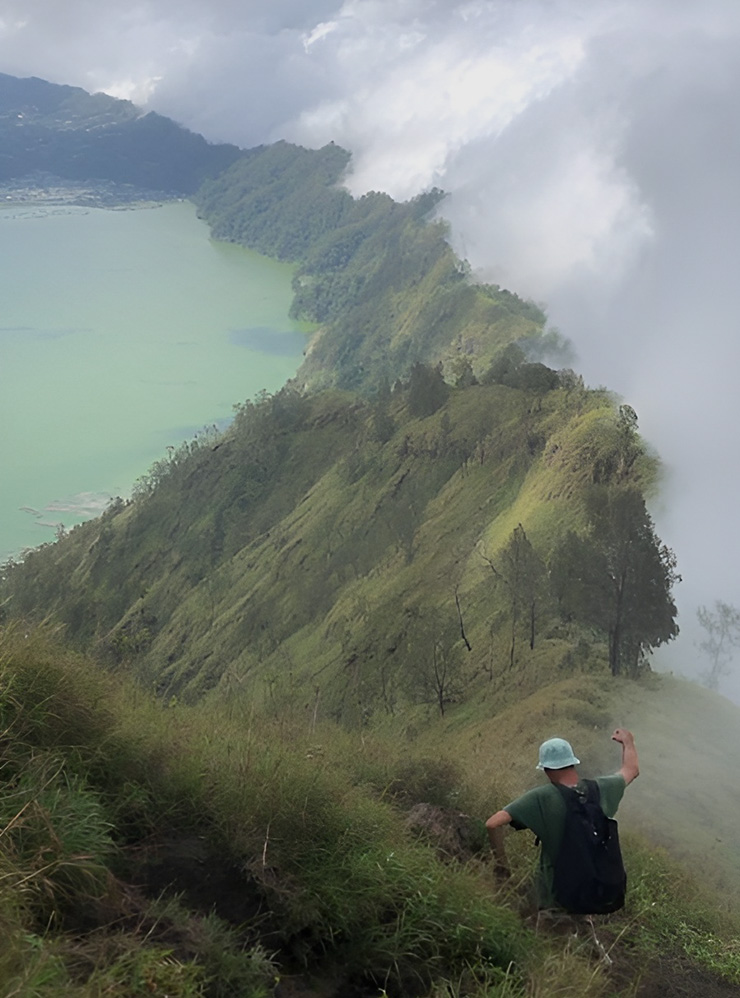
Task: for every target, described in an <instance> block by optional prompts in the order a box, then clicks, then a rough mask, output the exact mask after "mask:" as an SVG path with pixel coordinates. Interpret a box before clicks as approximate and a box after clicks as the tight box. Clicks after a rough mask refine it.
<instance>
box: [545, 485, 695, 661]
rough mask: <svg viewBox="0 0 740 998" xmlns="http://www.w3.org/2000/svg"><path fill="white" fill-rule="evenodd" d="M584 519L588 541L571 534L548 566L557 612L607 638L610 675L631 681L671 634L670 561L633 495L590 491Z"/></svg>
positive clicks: (621, 489)
mask: <svg viewBox="0 0 740 998" xmlns="http://www.w3.org/2000/svg"><path fill="white" fill-rule="evenodd" d="M586 516H587V520H588V524H589V530H588V533H587V534H585V535H582V536H581V535H577V534H575V533H572V532H571V533H570V534H569V535H568V536H567V537H566V538H565V540H564V542H563V544H562V545H561V546H560V548H559V549H558V551H557V552H556V554H555V556H554V558H553V565H552V573H551V574H552V578H553V583H554V588H555V592H556V595H557V598H558V600H559V602H560V607H561V612H562V614H563V616H564V617H565V618H566V619H572V620H576V621H578V622H580V623H583V624H585V625H586V626H589V627H593V628H595V629H597V630H600V631H602V632H603V633H604V634H605V635H606V636H607V639H608V642H609V667H610V670H611V673H612V675H614V676H617V675H620V674H622V673H626V674H629V675H635V674H636V673H637V671H638V670H639V667H640V665H641V663H642V662H643V661H644V658H645V655H646V654H647V653H648V652H649V651H651V650H652V649H653V648H656V647H658V646H659V645H661V644H663V643H664V642H666V641H670V640H672V639H673V638H675V637H676V635H677V634H678V624H677V623H676V605H675V603H674V601H673V597H672V588H673V585H674V584H675V583H676V582H679V581H680V578H681V577H680V575H679V574H678V573H677V571H676V557H675V555H674V553H673V551H671V550H670V548H668V547H666V546H665V545H664V544H661V542H660V540H659V538H658V537H657V536H656V534H655V529H654V526H653V521H652V518H651V517H650V514H649V513H648V511H647V509H646V506H645V500H644V499H643V497H642V494H641V493H640V492H639V491H638V490H637V489H635V488H633V487H625V486H594V487H592V489H591V490H590V491H589V492H588V493H587V497H586Z"/></svg>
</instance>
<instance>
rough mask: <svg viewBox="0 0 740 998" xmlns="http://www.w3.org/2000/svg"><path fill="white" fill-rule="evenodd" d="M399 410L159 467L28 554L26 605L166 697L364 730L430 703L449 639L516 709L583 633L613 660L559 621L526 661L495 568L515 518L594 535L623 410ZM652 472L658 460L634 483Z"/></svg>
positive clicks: (288, 410)
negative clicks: (439, 650)
mask: <svg viewBox="0 0 740 998" xmlns="http://www.w3.org/2000/svg"><path fill="white" fill-rule="evenodd" d="M387 405H388V409H387V412H389V413H390V415H391V417H392V420H393V423H394V425H395V432H394V433H393V434H392V435H391V436H390V438H389V439H388V440H387V441H385V442H384V443H381V442H379V441H378V440H377V439H374V438H373V427H374V425H375V424H374V419H375V416H376V414H377V407H376V406H373V405H372V404H370V403H363V402H360V401H358V400H357V399H356V398H355V397H354V396H351V395H346V394H343V393H337V392H325V393H321V394H318V395H314V396H309V397H304V398H301V397H298V396H290V395H289V396H287V398H281V397H278V398H277V399H275V400H271V401H270V400H268V401H267V402H265V403H264V404H263V405H262V406H257V407H251V409H250V410H249V411H247V412H245V413H243V414H242V415H241V416H240V417H239V419H238V420H237V422H236V425H235V427H234V428H233V429H232V430H231V431H229V432H228V433H227V435H226V436H225V437H224V438H223V439H221V440H220V441H217V442H215V443H213V444H211V443H210V442H207V443H206V445H205V446H203V447H200V448H196V450H195V451H194V452H193V453H190V454H186V455H184V456H183V457H182V460H180V457H178V456H176V458H175V459H174V460H173V462H171V463H170V464H168V465H165V466H164V468H163V469H160V471H161V474H160V475H159V485H158V487H157V488H156V489H154V490H153V491H152V492H151V493H150V494H146V495H144V496H142V497H141V498H140V499H139V500H137V501H136V502H134V504H133V505H130V506H127V507H124V508H122V509H118V510H115V509H113V510H111V512H110V513H109V514H106V516H105V517H103V518H102V519H101V520H99V521H94V522H91V523H88V524H85V525H83V526H81V527H79V528H76V529H75V530H74V531H73V532H72V533H71V534H70V535H69V536H68V537H66V538H65V539H64V540H63V541H61V542H60V543H58V544H55V545H48V546H46V547H45V548H43V549H41V550H40V551H37V552H34V553H32V554H30V555H29V556H28V557H27V558H26V559H25V561H24V563H23V564H22V565H20V566H17V567H16V568H14V569H13V571H12V572H11V573H10V579H9V584H8V587H7V588H6V592H9V593H12V598H11V601H10V603H9V604H8V609H9V610H11V611H12V612H13V613H15V615H24V614H26V615H34V614H38V611H39V608H42V609H41V612H42V613H44V614H45V613H49V612H55V613H56V615H57V617H58V618H59V619H61V620H62V621H64V623H65V624H66V626H67V631H68V635H69V636H70V637H71V638H73V639H74V640H76V641H77V642H78V644H79V645H80V646H86V647H90V646H91V645H93V646H96V647H98V648H99V649H100V650H101V651H102V652H103V653H105V654H107V655H108V657H109V659H110V658H112V659H113V660H114V661H125V662H127V663H128V664H130V665H132V666H133V667H135V668H136V669H137V670H138V672H139V674H140V675H143V676H144V677H145V678H146V680H147V681H148V682H153V683H155V684H156V687H157V689H158V690H159V691H160V692H161V693H162V694H164V695H165V696H167V697H170V696H173V695H174V696H178V697H185V698H186V699H189V700H193V699H195V698H197V697H199V696H202V695H203V693H204V692H207V691H208V690H210V689H213V688H214V687H215V686H218V685H219V684H220V685H221V687H222V688H226V689H227V690H228V691H229V695H241V696H244V697H247V698H248V699H249V700H250V701H256V702H258V703H263V702H265V701H266V700H272V701H274V706H275V707H276V709H277V706H278V705H277V702H276V701H275V697H276V696H278V695H279V697H280V705H281V706H287V705H289V704H290V703H305V702H306V701H307V699H309V700H310V701H311V702H312V703H313V702H314V700H315V699H316V698H319V699H320V701H321V704H320V714H321V715H322V716H324V715H329V716H340V717H342V718H343V719H344V721H345V722H346V723H353V722H354V721H356V720H358V719H359V718H360V717H364V718H365V720H367V718H368V717H369V716H370V715H372V714H374V713H377V712H383V711H390V712H392V711H393V710H394V709H395V705H396V704H399V705H400V704H404V703H409V702H411V703H413V702H415V700H418V699H419V697H420V696H422V691H420V687H421V686H423V685H424V681H425V675H426V673H425V671H424V670H426V669H427V664H428V660H429V658H430V656H431V654H432V648H433V646H434V644H435V642H437V643H439V642H440V641H442V642H443V643H444V644H445V648H447V649H448V651H449V654H450V656H451V661H452V657H453V656H454V667H455V668H456V669H457V670H458V672H459V673H460V682H461V684H462V685H463V686H469V684H472V687H471V688H476V685H480V684H481V676H482V675H484V674H489V673H490V672H491V671H492V672H493V674H494V675H495V680H496V681H495V683H494V688H495V690H496V695H497V696H499V697H504V696H509V697H512V696H513V697H517V698H518V697H521V696H522V695H523V694H524V693H526V692H531V691H532V690H533V689H536V688H537V687H538V686H539V685H541V684H542V682H543V681H546V680H547V679H548V678H551V677H553V676H557V675H558V674H559V673H558V671H557V670H558V669H559V668H560V667H561V666H562V667H563V668H566V669H567V668H568V667H569V666H568V662H569V661H570V659H569V658H567V656H568V655H569V654H570V655H572V653H573V650H574V646H575V645H576V644H578V641H579V640H580V646H579V647H580V648H581V652H580V654H582V656H586V657H587V658H588V660H589V662H590V666H591V668H594V669H599V668H602V667H603V649H602V647H601V646H600V645H599V643H598V642H596V643H594V642H593V641H589V640H587V639H585V638H583V636H582V635H581V636H580V639H579V638H578V636H575V637H574V636H573V635H572V634H570V632H569V631H568V629H567V628H562V627H558V626H556V624H555V622H554V616H552V615H551V616H550V617H545V618H544V619H543V621H542V622H541V624H540V634H539V638H538V641H537V643H536V645H535V649H534V651H532V652H530V651H529V648H528V647H527V645H526V642H525V641H524V640H523V638H522V637H521V636H520V640H519V643H518V649H519V650H518V652H517V656H516V663H515V668H514V669H513V670H512V669H509V666H508V638H507V635H508V630H507V625H506V613H507V611H506V596H505V593H502V592H501V591H500V590H496V587H495V586H494V585H493V583H492V573H491V570H490V567H489V566H488V565H487V563H486V561H485V558H484V556H485V557H495V556H496V552H497V551H498V550H499V549H500V548H501V546H502V545H503V544H504V543H505V542H506V539H507V538H508V537H509V535H510V534H511V532H512V530H513V529H514V528H515V527H516V526H517V524H518V523H521V524H522V525H523V526H524V528H525V529H526V531H527V534H528V535H529V536H530V538H531V540H532V543H533V544H534V546H535V547H536V548H537V549H538V550H539V551H540V553H541V556H542V557H543V558H545V559H547V558H548V557H549V555H550V554H551V552H552V548H553V546H554V545H555V544H556V543H557V540H558V538H559V537H562V536H563V533H564V532H565V530H567V529H572V528H574V527H576V528H577V527H578V525H579V515H580V514H579V510H580V499H581V496H582V494H583V490H584V489H585V488H586V487H587V486H588V485H589V484H590V483H591V481H592V480H593V476H594V474H595V471H594V469H595V467H596V466H597V464H598V463H599V461H601V460H602V459H603V458H605V457H606V456H608V455H609V454H611V453H612V452H615V451H616V450H618V448H619V439H618V432H617V429H616V419H615V410H614V406H613V402H612V401H611V400H610V399H609V398H608V397H606V396H605V395H604V394H603V393H599V392H586V391H581V392H580V394H579V397H578V398H574V397H573V396H572V393H570V392H568V391H566V390H565V389H557V390H554V391H550V392H548V393H546V394H544V395H541V394H535V393H532V392H527V391H523V390H519V389H512V388H507V387H505V386H503V385H490V386H481V385H474V386H471V387H468V388H465V389H456V390H453V391H451V393H450V395H449V398H448V400H447V402H446V404H445V405H443V406H442V407H440V408H439V409H438V410H437V411H436V412H434V413H433V414H432V415H430V416H428V417H425V418H418V417H413V416H412V415H411V414H410V413H409V411H408V395H407V394H406V393H403V392H398V393H396V394H395V395H394V396H393V398H391V399H390V401H389V402H388V403H387ZM384 411H385V410H384ZM387 412H386V414H387ZM650 471H651V464H650V462H649V461H648V460H647V459H645V460H644V461H642V462H638V463H637V464H636V465H635V466H634V468H633V471H632V475H633V477H634V480H635V481H640V480H644V478H645V477H646V476H649V475H650ZM62 579H64V580H65V584H64V586H60V584H59V583H60V581H61V580H62ZM456 592H457V596H458V598H459V601H460V607H461V612H462V613H463V616H464V623H465V628H466V631H467V636H468V639H469V642H470V644H471V646H472V651H471V652H469V653H465V654H464V655H463V654H462V645H461V642H460V635H459V623H458V617H457V609H456V606H455V595H456ZM492 627H493V630H492ZM446 653H447V652H445V654H446ZM483 685H484V686H485V685H486V684H485V683H484V684H483Z"/></svg>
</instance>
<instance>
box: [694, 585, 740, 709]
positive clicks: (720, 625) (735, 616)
mask: <svg viewBox="0 0 740 998" xmlns="http://www.w3.org/2000/svg"><path fill="white" fill-rule="evenodd" d="M696 616H697V618H698V620H699V623H700V624H701V626H702V627H703V628H704V630H705V632H706V638H705V639H704V640H703V641H700V642H699V648H701V650H702V651H703V652H704V654H705V655H706V656H707V658H708V659H709V668H708V669H707V670H706V672H704V673H702V676H701V680H702V682H703V684H704V685H705V686H706V687H707V689H710V690H716V689H718V688H719V681H720V679H721V678H722V676H726V675H728V674H729V672H730V663H731V662H732V657H733V649H734V648H737V647H738V645H740V610H738V609H737V607H734V606H732V605H731V604H730V603H724V602H723V601H722V600H715V601H714V612H713V613H712V611H711V610H707V608H706V607H705V606H700V607H699V608H698V609H697V611H696Z"/></svg>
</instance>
